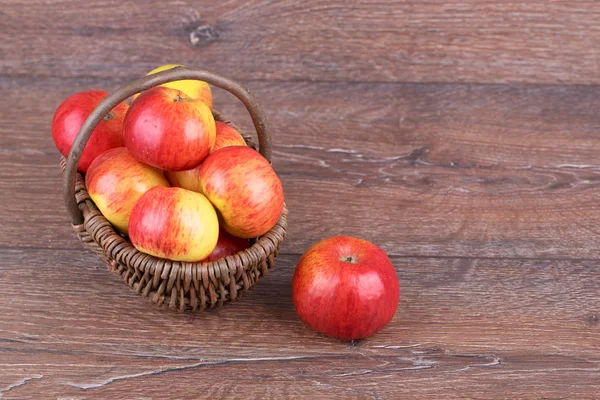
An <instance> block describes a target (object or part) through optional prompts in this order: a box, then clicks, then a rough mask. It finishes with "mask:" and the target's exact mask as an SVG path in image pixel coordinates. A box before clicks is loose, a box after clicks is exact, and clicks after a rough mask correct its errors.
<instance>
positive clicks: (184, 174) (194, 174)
mask: <svg viewBox="0 0 600 400" xmlns="http://www.w3.org/2000/svg"><path fill="white" fill-rule="evenodd" d="M215 128H216V139H215V145H214V147H213V149H212V151H211V152H215V151H217V150H219V149H222V148H223V147H229V146H246V141H245V140H244V138H243V137H242V135H240V133H239V132H238V131H237V130H235V128H232V127H231V126H229V125H227V124H225V123H223V122H220V121H215ZM199 171H200V166H197V167H196V168H193V169H188V170H185V171H166V172H165V176H166V178H167V180H168V181H169V183H170V184H171V186H178V187H182V188H184V189H188V190H193V191H194V192H200V191H201V189H200V178H199V175H198V172H199Z"/></svg>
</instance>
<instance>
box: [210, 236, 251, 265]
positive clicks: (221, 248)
mask: <svg viewBox="0 0 600 400" xmlns="http://www.w3.org/2000/svg"><path fill="white" fill-rule="evenodd" d="M249 245H250V241H249V240H248V239H242V238H239V237H235V236H233V235H231V234H229V233H228V232H227V231H226V230H225V229H221V230H220V231H219V240H217V246H216V247H215V249H214V250H213V251H212V253H210V255H209V256H208V257H206V258H205V259H204V260H201V262H202V261H215V260H218V259H220V258H224V257H227V256H231V255H234V254H236V253H239V252H240V251H242V250H246V249H247V248H248V246H249Z"/></svg>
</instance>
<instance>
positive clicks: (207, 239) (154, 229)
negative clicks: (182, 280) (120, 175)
mask: <svg viewBox="0 0 600 400" xmlns="http://www.w3.org/2000/svg"><path fill="white" fill-rule="evenodd" d="M129 238H130V239H131V243H132V244H133V245H134V246H135V248H136V249H138V250H139V251H141V252H144V253H147V254H150V255H153V256H155V257H160V258H167V259H170V260H174V261H189V262H194V261H198V260H202V259H204V258H206V257H208V256H209V255H210V253H212V251H213V250H214V249H215V246H216V245H217V240H218V238H219V220H218V218H217V213H216V212H215V209H214V208H213V206H212V204H210V201H208V199H207V198H206V197H204V195H202V194H200V193H196V192H192V191H190V190H185V189H181V188H177V187H169V188H165V187H161V186H156V187H153V188H152V189H150V190H148V191H147V192H146V193H144V194H143V195H142V197H140V199H139V200H138V201H137V202H136V203H135V205H134V206H133V210H132V211H131V218H130V219H129Z"/></svg>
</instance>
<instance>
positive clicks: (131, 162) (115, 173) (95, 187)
mask: <svg viewBox="0 0 600 400" xmlns="http://www.w3.org/2000/svg"><path fill="white" fill-rule="evenodd" d="M85 184H86V186H87V191H88V193H89V194H90V197H91V198H92V200H93V201H94V203H95V204H96V206H98V209H99V210H100V212H102V215H104V216H105V217H106V219H107V220H109V221H110V222H111V223H112V224H113V225H114V226H115V227H116V228H117V229H118V230H119V231H121V232H123V233H127V226H128V224H129V217H130V215H131V210H132V209H133V205H134V204H135V202H136V201H137V200H138V199H139V198H140V197H142V195H143V194H144V193H146V192H147V191H148V190H149V189H151V188H153V187H154V186H167V187H168V186H169V182H167V180H166V179H165V177H164V176H163V174H162V171H160V170H157V169H156V168H154V167H151V166H149V165H147V164H144V163H142V162H140V161H138V160H136V159H135V158H133V156H132V155H131V154H129V152H128V151H127V149H126V148H125V147H117V148H115V149H111V150H108V151H106V152H104V153H102V154H100V155H99V156H98V157H96V159H95V160H94V161H93V162H92V163H91V164H90V167H89V168H88V172H87V174H86V176H85Z"/></svg>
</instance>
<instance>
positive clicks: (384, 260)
mask: <svg viewBox="0 0 600 400" xmlns="http://www.w3.org/2000/svg"><path fill="white" fill-rule="evenodd" d="M292 298H293V301H294V306H295V307H296V311H297V312H298V315H299V316H300V318H301V319H302V320H303V321H304V322H305V323H306V324H307V325H308V326H310V327H311V328H313V329H314V330H316V331H318V332H321V333H323V334H325V335H327V336H331V337H334V338H337V339H342V340H356V339H364V338H366V337H368V336H371V335H373V334H374V333H376V332H377V331H379V330H380V329H382V328H383V327H384V326H385V325H386V324H387V323H388V322H390V320H391V319H392V317H393V316H394V313H395V312H396V308H397V307H398V301H399V299H400V285H399V283H398V277H397V276H396V271H395V270H394V266H393V265H392V263H391V261H390V259H389V258H388V256H387V255H386V254H385V253H384V252H383V250H381V249H380V248H379V247H377V246H376V245H374V244H373V243H370V242H367V241H366V240H362V239H357V238H353V237H348V236H334V237H330V238H327V239H324V240H321V241H320V242H318V243H316V244H315V245H313V246H312V247H311V248H309V249H308V250H307V251H306V253H304V255H303V256H302V258H301V259H300V261H299V262H298V265H297V266H296V271H295V272H294V277H293V279H292Z"/></svg>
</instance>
